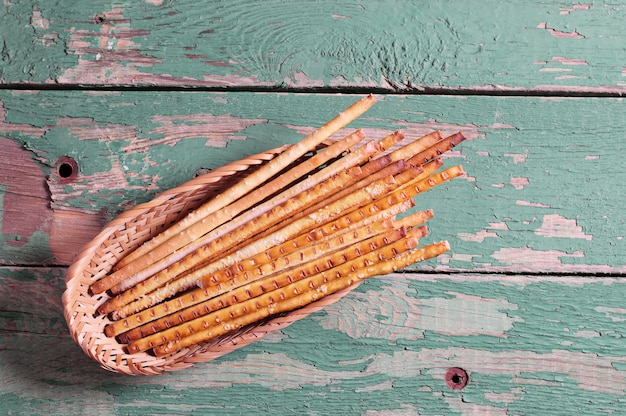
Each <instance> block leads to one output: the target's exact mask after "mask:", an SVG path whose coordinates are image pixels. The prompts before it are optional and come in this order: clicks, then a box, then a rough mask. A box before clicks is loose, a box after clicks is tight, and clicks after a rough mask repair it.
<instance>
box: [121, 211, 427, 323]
mask: <svg viewBox="0 0 626 416" xmlns="http://www.w3.org/2000/svg"><path fill="white" fill-rule="evenodd" d="M414 204H415V203H414V201H413V200H412V199H406V200H401V201H400V202H397V201H395V200H392V199H389V200H386V201H378V202H377V209H367V210H366V211H364V210H362V209H357V210H354V211H350V212H348V213H347V214H345V215H343V216H342V217H340V218H336V219H334V220H332V221H330V222H328V223H325V224H323V225H321V226H318V227H312V228H310V229H307V230H304V231H303V232H302V233H301V234H299V235H297V236H295V237H292V238H291V239H288V240H286V241H284V242H282V243H280V244H278V245H276V246H273V247H267V248H264V247H266V245H265V244H264V243H265V242H268V241H269V242H270V245H271V239H269V240H268V239H265V240H263V241H260V242H254V243H252V244H251V247H249V248H248V251H249V252H252V253H255V254H254V256H259V255H261V254H263V255H267V256H270V257H271V258H277V257H278V256H280V255H284V254H285V253H288V252H290V250H291V247H293V248H303V247H307V246H309V245H310V244H313V243H314V242H316V241H326V240H327V239H328V238H332V235H334V233H339V232H341V231H342V230H349V231H354V230H358V229H359V228H362V227H364V226H369V225H374V224H377V223H383V225H384V226H386V227H389V228H392V227H393V222H391V221H390V219H391V218H393V217H394V216H396V215H398V214H400V213H403V212H405V211H406V210H408V209H410V208H412V207H413V206H414ZM370 208H371V207H370ZM424 212H426V211H424ZM428 218H430V215H425V216H424V219H423V221H425V220H427V219H428ZM423 221H422V222H423ZM422 222H418V223H416V224H421V223H422ZM251 257H252V256H251ZM223 263H224V264H227V265H228V266H225V267H218V268H217V271H220V270H224V269H228V268H230V267H232V266H231V265H230V259H225V261H224V260H223ZM208 266H215V264H212V265H208ZM210 270H211V269H209V271H210ZM194 272H195V271H194ZM199 273H202V271H200V272H199ZM207 273H208V272H207ZM213 273H215V272H213ZM178 283H179V280H175V281H173V282H170V283H169V285H168V286H166V287H161V288H159V289H157V290H155V291H154V292H152V293H149V294H148V295H146V296H142V297H140V298H139V299H137V300H135V301H133V302H131V303H129V304H127V305H125V306H123V307H121V308H119V309H116V310H115V311H113V312H112V313H111V315H110V317H111V319H112V320H119V319H124V318H127V317H129V316H130V315H133V314H136V313H138V312H139V311H143V310H144V309H146V308H149V307H151V306H153V305H155V301H154V300H155V299H165V298H169V297H171V296H172V295H171V293H172V292H179V291H182V290H184V289H183V287H186V285H187V284H188V282H186V281H184V280H183V281H182V284H183V285H185V286H182V285H181V287H179V284H178ZM213 283H215V284H217V283H219V280H218V279H217V278H216V280H215V282H212V284H213Z"/></svg>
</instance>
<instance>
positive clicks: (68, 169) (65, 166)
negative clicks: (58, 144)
mask: <svg viewBox="0 0 626 416" xmlns="http://www.w3.org/2000/svg"><path fill="white" fill-rule="evenodd" d="M57 173H58V174H59V178H61V182H69V181H71V180H73V179H74V178H75V177H76V176H77V175H78V164H76V161H75V160H74V159H72V158H71V157H68V156H63V157H60V158H59V160H58V161H57Z"/></svg>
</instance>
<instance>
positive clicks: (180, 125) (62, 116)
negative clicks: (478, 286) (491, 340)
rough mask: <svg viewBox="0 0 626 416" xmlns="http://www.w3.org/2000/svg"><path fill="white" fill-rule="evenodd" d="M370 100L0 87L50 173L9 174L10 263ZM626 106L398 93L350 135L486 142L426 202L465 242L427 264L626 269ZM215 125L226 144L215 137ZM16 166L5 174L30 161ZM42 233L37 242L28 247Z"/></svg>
mask: <svg viewBox="0 0 626 416" xmlns="http://www.w3.org/2000/svg"><path fill="white" fill-rule="evenodd" d="M354 99H356V97H353V96H336V95H315V94H313V95H300V94H294V95H284V94H254V93H227V94H222V93H219V94H218V93H180V92H171V93H158V92H155V93H148V92H125V93H105V94H96V95H93V94H91V93H84V92H51V91H41V92H39V93H38V94H35V95H31V94H27V95H21V94H18V95H15V94H11V93H7V92H3V93H0V102H1V103H2V107H1V109H2V113H1V114H0V115H2V118H1V119H0V134H2V135H4V136H5V139H4V140H5V142H6V143H7V146H8V147H6V148H7V149H9V148H11V149H19V153H16V154H20V155H21V156H19V158H18V159H15V157H13V156H12V154H13V153H2V155H4V156H3V157H5V158H12V159H13V160H22V161H23V162H24V163H26V164H27V166H30V168H29V169H30V170H29V171H28V172H35V173H36V175H35V173H28V175H30V176H28V178H34V179H27V177H23V178H22V177H18V178H17V179H10V180H9V179H6V180H4V181H3V182H2V184H3V189H4V191H3V193H2V195H3V201H4V203H3V207H4V208H3V212H4V215H3V224H2V227H3V228H2V238H3V241H5V242H7V244H6V245H4V247H3V248H2V249H1V250H2V251H1V253H2V256H0V258H2V259H5V260H4V261H5V263H6V262H9V263H11V262H12V263H17V264H23V263H28V262H33V261H39V262H41V261H43V259H42V258H37V259H33V258H31V257H29V254H28V253H31V250H32V248H34V249H36V250H37V252H38V253H40V254H39V255H40V256H44V254H45V256H52V257H51V258H49V259H48V260H47V263H49V264H50V263H51V264H58V265H67V264H68V263H69V262H71V259H72V258H73V255H72V253H71V252H70V247H68V245H67V244H68V243H67V241H70V242H71V243H70V244H72V246H71V248H73V249H74V250H76V248H77V247H80V246H81V245H82V244H83V243H85V242H86V241H89V239H90V238H91V236H93V235H95V233H94V231H95V230H97V229H98V228H99V227H101V226H102V225H103V224H104V223H105V222H106V221H107V220H108V219H111V218H112V217H113V216H114V215H115V214H117V213H119V212H120V210H121V209H123V208H124V207H127V206H129V205H130V204H136V203H139V202H142V201H145V200H146V199H148V198H150V196H151V195H154V194H156V193H158V192H159V191H162V190H165V189H168V188H171V187H173V186H176V185H178V184H180V183H182V182H184V181H186V180H188V179H190V178H191V177H192V176H193V174H194V172H196V171H197V170H198V169H200V168H215V167H217V166H220V165H222V164H224V163H226V162H228V161H232V160H237V159H240V158H242V157H244V156H247V155H249V154H252V153H255V152H257V151H262V150H266V149H269V148H273V147H275V146H278V145H281V144H284V143H289V142H295V141H296V140H299V139H300V138H301V137H302V136H303V134H306V133H307V132H310V131H311V130H312V129H314V128H315V127H316V126H319V125H321V124H323V123H324V121H325V120H328V119H329V118H330V117H332V114H334V112H335V111H336V109H337V108H339V109H340V108H344V107H345V106H346V105H347V104H349V103H350V102H352V101H353V100H354ZM157 103H159V104H158V105H157ZM129 108H132V110H133V111H129ZM260 114H263V118H261V117H260V116H259V115H260ZM621 115H622V101H621V99H593V98H590V99H580V98H577V99H542V98H522V97H423V96H408V97H395V96H387V97H381V102H379V103H378V104H377V105H376V106H375V107H374V108H372V109H371V110H370V111H369V112H368V113H367V114H366V115H365V116H364V117H363V118H362V119H360V120H357V121H356V122H355V123H354V124H353V125H351V126H349V128H348V129H347V130H346V131H352V130H350V128H357V127H360V128H363V129H364V131H365V133H366V135H368V136H369V137H371V138H377V139H378V138H382V137H383V136H384V135H386V134H389V133H390V132H391V131H393V130H396V129H400V130H402V131H403V132H404V133H405V134H406V135H407V137H408V138H417V137H420V136H421V135H423V134H426V133H428V132H430V131H432V130H434V129H440V130H442V131H443V132H444V133H446V134H451V133H453V132H455V131H458V130H460V131H463V132H464V134H465V135H466V136H467V137H469V138H470V140H469V141H468V142H465V143H463V144H462V145H461V146H459V147H458V148H457V149H454V151H453V152H452V153H451V154H450V156H449V159H447V160H446V165H447V166H452V165H453V164H461V165H463V166H464V168H465V170H466V172H467V175H468V176H467V177H466V178H463V179H459V180H456V181H453V182H452V183H450V184H446V185H443V186H442V187H441V189H439V188H438V189H435V190H433V191H432V192H429V193H426V194H424V195H423V196H419V197H418V198H417V199H416V201H417V205H418V206H417V207H416V209H430V208H432V209H434V211H435V218H434V219H433V220H431V221H430V222H429V224H430V226H431V234H432V236H433V239H435V240H439V239H448V240H449V241H450V243H451V245H452V251H451V252H450V254H448V255H444V256H442V257H440V258H439V259H438V260H436V261H431V262H430V263H427V264H425V265H423V266H420V268H421V270H436V271H446V272H449V271H461V270H464V271H477V270H480V271H484V272H495V271H498V272H514V273H517V272H521V273H529V272H533V273H535V272H537V273H545V272H559V273H604V274H606V273H611V274H623V272H624V270H625V266H624V264H625V263H624V260H623V256H621V253H622V252H623V250H624V235H626V228H625V227H626V226H625V225H624V224H625V222H624V214H623V212H622V210H621V205H622V195H623V190H624V186H625V185H624V184H625V183H626V168H625V167H624V165H623V163H621V157H620V155H621V149H622V144H620V142H619V141H617V142H616V141H615V140H614V139H613V138H614V133H613V132H615V131H624V130H626V123H625V121H624V118H623V117H622V116H621ZM172 120H177V121H178V122H177V123H172ZM199 120H202V121H199ZM224 120H230V121H229V122H227V123H226V122H224ZM213 127H214V128H215V129H219V130H220V133H219V134H220V139H219V140H218V139H211V138H209V137H207V135H208V134H207V133H206V132H207V130H211V129H212V128H213ZM174 128H175V129H176V131H177V132H178V133H174V132H172V129H174ZM177 134H178V135H177ZM173 137H176V138H177V139H176V140H173V139H172V138H173ZM166 138H167V140H166ZM7 140H8V141H7ZM15 152H17V150H15ZM62 156H71V157H73V158H74V159H75V160H76V161H77V163H78V166H79V170H80V172H79V175H78V176H77V177H76V178H75V179H74V180H73V181H71V182H66V181H64V180H63V178H61V177H60V176H59V173H58V172H57V171H55V168H56V166H57V161H58V159H59V158H61V157H62ZM13 166H14V165H11V164H4V165H3V169H8V170H9V171H11V172H14V171H15V170H16V169H15V168H14V167H13ZM26 172H27V171H24V174H27V173H26ZM33 175H35V176H34V177H33ZM5 178H11V175H8V174H7V175H6V176H5ZM44 181H45V185H44V183H43V182H44ZM17 182H19V183H20V184H22V186H15V185H16V183H17ZM46 188H47V189H46ZM48 192H49V198H50V201H51V204H50V206H49V207H48V206H46V204H44V203H41V204H39V205H33V208H32V212H33V213H34V214H33V215H26V216H24V217H23V218H22V217H19V215H18V216H17V217H16V214H15V212H16V209H15V208H12V207H19V206H21V205H23V204H25V203H26V202H24V201H26V199H25V198H30V196H29V195H31V194H35V195H36V197H37V198H39V199H37V200H39V201H45V200H47V199H48ZM68 212H71V213H76V216H75V218H76V219H77V221H80V224H81V226H80V227H72V226H68V227H66V229H65V233H67V234H65V235H64V234H63V231H62V230H61V227H63V226H64V224H66V223H65V222H64V221H65V216H67V214H68ZM72 215H74V214H72ZM27 244H33V245H31V246H30V247H31V250H19V251H16V247H18V246H20V245H21V246H25V245H27ZM12 253H14V254H12ZM74 254H75V253H74ZM19 255H21V256H23V257H21V258H20V257H19ZM12 256H13V257H12ZM15 256H18V257H15ZM40 264H41V263H40Z"/></svg>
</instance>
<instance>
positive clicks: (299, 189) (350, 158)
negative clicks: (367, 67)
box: [111, 141, 381, 294]
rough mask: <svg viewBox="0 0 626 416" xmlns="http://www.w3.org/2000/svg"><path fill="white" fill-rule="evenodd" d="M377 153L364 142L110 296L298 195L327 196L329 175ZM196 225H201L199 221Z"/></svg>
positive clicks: (373, 144) (374, 145) (254, 221)
mask: <svg viewBox="0 0 626 416" xmlns="http://www.w3.org/2000/svg"><path fill="white" fill-rule="evenodd" d="M380 151H381V148H380V147H379V145H378V143H376V142H374V141H370V142H367V143H365V144H364V145H363V146H361V147H360V148H358V149H356V150H355V151H354V152H352V153H350V154H348V155H346V156H345V157H343V158H341V160H340V161H336V162H333V163H332V164H331V165H330V166H327V167H325V168H324V169H322V170H320V171H318V172H316V173H315V174H313V175H311V176H310V177H308V178H306V179H304V180H303V181H301V182H299V183H298V184H296V185H294V186H292V187H289V188H288V189H286V190H285V191H283V192H281V193H279V194H278V195H276V196H275V197H273V198H271V199H270V200H269V201H266V202H264V203H262V204H260V205H257V206H255V207H254V208H251V209H250V210H248V211H246V212H244V213H242V214H241V215H240V216H238V217H237V218H235V219H234V220H232V221H229V222H227V223H224V224H222V225H221V226H218V227H216V228H214V229H213V230H211V231H210V232H209V233H208V234H206V235H204V236H201V237H197V238H196V239H195V240H194V241H192V242H190V243H189V244H187V245H186V246H185V247H183V248H181V249H179V250H177V251H175V252H173V253H170V254H168V255H166V256H165V257H163V258H162V259H161V260H159V261H157V262H155V263H153V264H151V265H149V266H147V267H146V268H144V269H143V270H141V271H139V272H137V273H135V274H133V275H131V276H130V277H127V278H126V282H124V281H123V282H122V283H120V284H119V285H117V286H114V287H113V288H112V289H111V292H112V293H113V294H118V293H120V292H122V291H123V290H126V289H127V288H130V287H131V286H134V285H135V284H137V283H138V282H141V281H143V280H145V279H146V278H148V277H149V276H151V275H153V274H155V273H158V272H159V271H162V270H164V269H165V268H166V267H168V266H171V265H172V264H174V263H175V262H177V261H180V260H182V259H183V258H185V256H187V255H189V254H191V253H193V252H194V251H196V250H198V249H199V248H200V247H202V246H205V245H207V244H208V243H210V242H212V241H214V240H216V239H218V238H220V237H223V236H224V235H227V234H228V233H231V232H232V231H234V230H238V229H241V228H243V227H244V226H245V225H247V224H257V217H259V216H260V215H263V214H265V213H267V212H268V211H269V210H271V209H274V208H276V207H278V206H279V205H281V204H282V205H283V208H280V209H282V210H283V211H284V204H286V203H289V202H291V201H290V200H293V199H296V198H297V197H298V196H300V195H307V196H308V195H310V194H316V195H317V197H318V199H323V195H324V194H325V193H329V192H331V191H332V189H331V188H330V187H328V186H327V185H325V184H324V182H325V181H327V180H329V179H330V178H331V177H332V175H334V174H339V173H340V172H341V171H342V170H343V171H344V172H345V171H346V170H348V169H349V168H351V167H353V166H355V165H358V164H360V163H362V162H363V161H364V160H367V159H368V158H369V157H371V156H372V155H375V154H377V153H379V152H380ZM314 157H315V156H314ZM358 176H359V175H358V173H356V174H355V177H358ZM345 179H346V180H347V183H350V180H349V178H345ZM347 183H346V184H347ZM315 186H317V188H318V189H317V191H316V192H312V191H311V188H312V187H315ZM320 189H321V191H320ZM257 192H258V191H256V190H255V192H254V194H255V198H259V196H258V195H257ZM245 199H247V197H244V198H242V199H241V200H239V201H236V202H235V203H233V204H232V205H230V206H228V207H226V208H225V209H224V210H222V211H221V212H220V214H223V211H227V210H228V209H229V208H231V207H232V206H235V205H237V206H238V205H239V204H240V202H241V201H243V200H245ZM246 205H247V204H246ZM203 221H204V220H203ZM200 222H201V223H202V221H200ZM200 225H202V224H200ZM194 227H195V226H194ZM191 228H193V227H190V229H188V231H189V232H191ZM265 228H266V227H265ZM255 234H256V233H255ZM241 240H242V241H245V240H246V239H244V238H241ZM227 249H228V247H221V251H220V254H227V253H228V251H227ZM230 249H231V250H230V251H233V250H236V247H235V246H230ZM199 260H200V259H199ZM206 260H207V259H203V261H206ZM188 266H189V267H190V268H191V267H193V265H192V264H190V263H188ZM116 273H117V272H116ZM120 273H121V272H120Z"/></svg>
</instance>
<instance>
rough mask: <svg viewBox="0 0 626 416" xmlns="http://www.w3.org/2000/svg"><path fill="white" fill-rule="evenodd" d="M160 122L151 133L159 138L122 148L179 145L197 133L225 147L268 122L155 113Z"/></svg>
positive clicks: (141, 149)
mask: <svg viewBox="0 0 626 416" xmlns="http://www.w3.org/2000/svg"><path fill="white" fill-rule="evenodd" d="M152 121H154V122H155V123H157V124H159V125H160V126H159V127H155V128H154V129H153V130H151V131H150V132H149V133H148V134H149V135H150V136H156V137H157V138H137V139H135V140H133V141H132V143H131V144H129V145H128V146H125V147H123V148H122V150H123V151H125V152H127V153H130V152H146V151H148V150H149V149H150V148H151V147H152V146H154V145H158V144H165V145H168V146H170V147H173V146H175V145H176V144H177V143H178V142H179V141H181V140H186V139H190V138H194V137H198V138H200V137H201V138H208V140H207V142H206V146H212V147H225V146H226V144H227V143H228V142H229V141H231V140H245V139H246V138H247V137H246V136H238V135H237V133H238V132H240V131H242V130H244V129H245V128H247V127H249V126H253V125H255V124H263V123H267V120H264V119H243V118H240V117H235V116H231V115H223V116H214V115H211V114H190V115H184V116H155V117H153V118H152Z"/></svg>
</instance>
